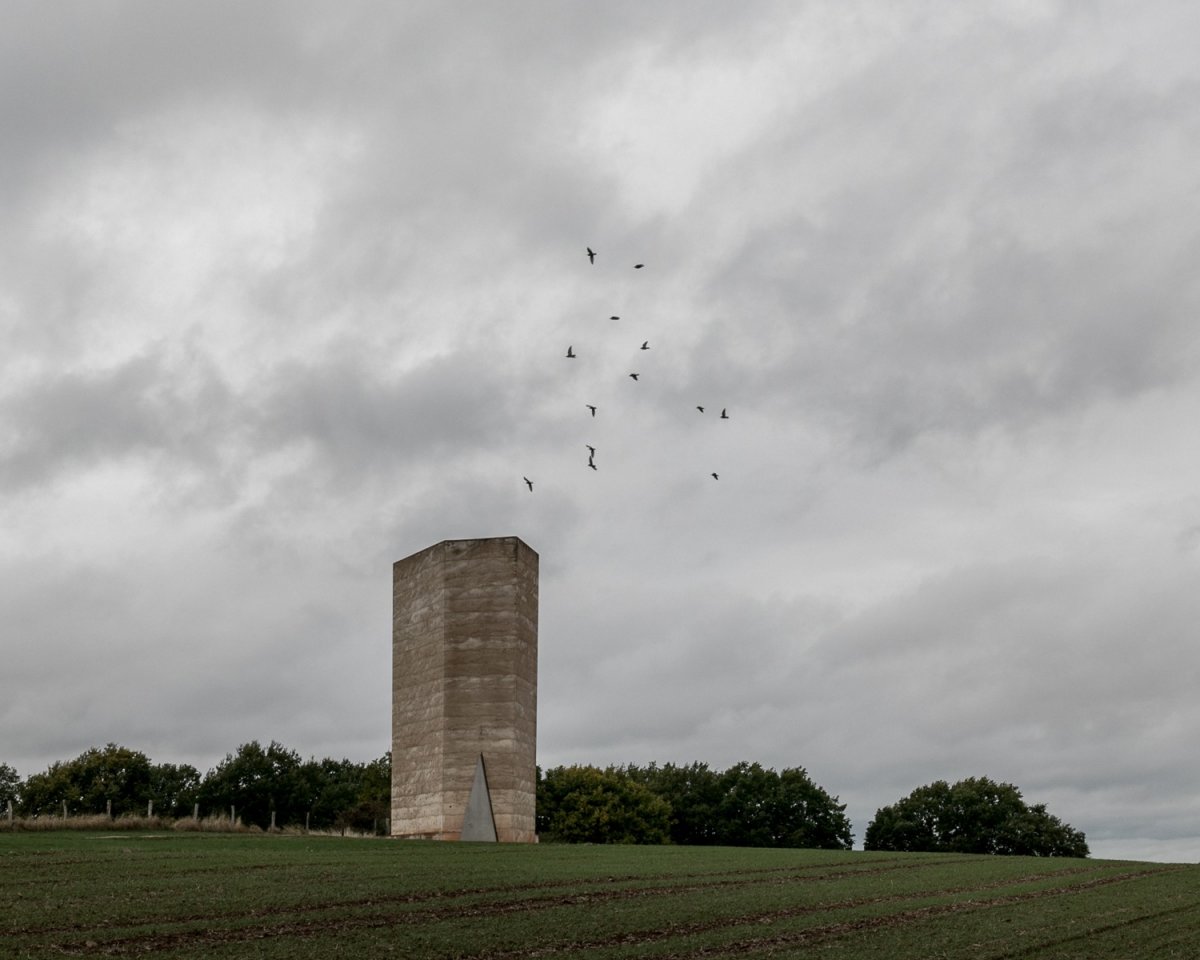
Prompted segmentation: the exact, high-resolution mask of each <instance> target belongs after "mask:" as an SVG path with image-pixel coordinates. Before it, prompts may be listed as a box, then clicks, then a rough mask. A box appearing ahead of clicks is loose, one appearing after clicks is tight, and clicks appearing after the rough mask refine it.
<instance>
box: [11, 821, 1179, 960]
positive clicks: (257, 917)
mask: <svg viewBox="0 0 1200 960" xmlns="http://www.w3.org/2000/svg"><path fill="white" fill-rule="evenodd" d="M0 902H2V903H3V910H2V911H0V956H2V957H63V956H82V957H88V956H118V957H121V956H138V957H172V958H188V957H195V958H200V957H204V958H214V957H263V958H274V957H278V958H281V960H282V958H289V960H290V958H305V957H313V958H315V957H321V958H326V957H334V956H336V957H350V958H354V957H364V958H365V957H371V958H378V957H398V958H399V957H414V958H422V960H424V958H443V957H459V958H477V960H508V958H512V960H516V958H524V957H546V958H559V957H563V958H566V957H569V958H578V957H587V958H609V957H663V958H696V960H699V958H705V960H707V958H717V957H757V956H775V957H779V956H785V957H786V956H806V957H810V956H814V955H818V954H819V955H820V956H821V957H822V958H831V960H864V958H888V960H898V958H908V957H912V958H917V957H920V958H935V957H936V958H959V957H961V958H971V960H999V958H1018V957H1020V958H1051V957H1053V958H1070V957H1078V958H1088V960H1103V958H1114V960H1115V958H1130V957H1137V958H1142V957H1146V958H1167V957H1171V958H1195V957H1197V956H1200V866H1191V865H1167V864H1151V863H1133V862H1123V861H1104V860H1066V859H1052V860H1048V859H1026V858H1006V857H972V856H948V855H932V854H889V853H861V852H854V853H842V852H828V851H809V850H757V849H753V850H752V849H733V848H701V847H588V846H555V845H550V844H543V845H537V846H533V845H531V846H496V845H482V844H440V843H421V842H401V841H390V840H351V839H340V838H330V837H307V836H277V835H276V836H230V835H218V834H172V833H159V834H141V833H113V834H104V833H69V832H63V833H29V834H22V833H0Z"/></svg>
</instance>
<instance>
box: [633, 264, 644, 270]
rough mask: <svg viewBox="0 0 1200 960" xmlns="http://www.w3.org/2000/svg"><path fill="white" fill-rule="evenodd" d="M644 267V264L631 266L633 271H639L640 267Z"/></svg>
mask: <svg viewBox="0 0 1200 960" xmlns="http://www.w3.org/2000/svg"><path fill="white" fill-rule="evenodd" d="M644 266H645V264H644V263H635V264H634V265H633V269H634V270H641V269H642V267H644Z"/></svg>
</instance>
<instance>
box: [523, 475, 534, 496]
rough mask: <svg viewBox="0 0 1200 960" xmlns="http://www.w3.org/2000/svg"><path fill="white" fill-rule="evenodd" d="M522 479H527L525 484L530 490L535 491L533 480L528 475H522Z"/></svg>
mask: <svg viewBox="0 0 1200 960" xmlns="http://www.w3.org/2000/svg"><path fill="white" fill-rule="evenodd" d="M521 479H522V480H524V481H525V486H527V487H528V488H529V492H530V493H533V481H532V480H530V479H529V478H528V477H522V478H521Z"/></svg>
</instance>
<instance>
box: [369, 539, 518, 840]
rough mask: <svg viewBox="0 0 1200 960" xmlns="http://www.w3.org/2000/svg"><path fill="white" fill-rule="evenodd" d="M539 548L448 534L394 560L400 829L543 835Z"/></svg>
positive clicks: (443, 835) (473, 836) (395, 795)
mask: <svg viewBox="0 0 1200 960" xmlns="http://www.w3.org/2000/svg"><path fill="white" fill-rule="evenodd" d="M537 619H538V555H537V554H536V553H534V551H533V550H531V549H530V548H529V547H528V546H526V545H525V544H524V543H522V542H521V541H520V540H519V539H517V538H516V537H496V538H492V539H486V540H443V541H442V542H441V543H439V544H435V545H434V546H432V547H429V548H428V549H427V550H422V551H421V552H420V553H414V554H413V555H412V556H411V557H406V558H405V559H403V560H398V561H397V562H396V563H395V564H394V565H393V567H392V835H393V836H396V837H426V838H431V839H437V840H499V841H507V842H532V841H535V840H536V839H537V832H536V827H535V824H534V793H535V789H536V786H537V783H536V780H537V769H536V766H535V764H536V755H535V743H536V734H537Z"/></svg>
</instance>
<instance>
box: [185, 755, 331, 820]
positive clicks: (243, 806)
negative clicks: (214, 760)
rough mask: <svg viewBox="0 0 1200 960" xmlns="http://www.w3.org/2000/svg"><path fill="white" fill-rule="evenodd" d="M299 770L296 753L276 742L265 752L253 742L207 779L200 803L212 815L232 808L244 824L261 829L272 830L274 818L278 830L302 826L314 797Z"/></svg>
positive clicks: (221, 763)
mask: <svg viewBox="0 0 1200 960" xmlns="http://www.w3.org/2000/svg"><path fill="white" fill-rule="evenodd" d="M300 768H301V763H300V756H299V755H298V754H297V753H296V752H295V751H293V750H288V749H287V748H286V747H284V746H283V745H282V744H280V743H276V742H275V741H274V740H272V741H271V743H270V745H269V746H268V747H266V748H265V749H264V748H263V746H262V745H261V744H260V743H259V742H258V741H257V740H252V741H251V742H250V743H245V744H242V745H241V746H240V747H238V749H237V753H232V754H226V756H225V759H224V760H222V761H221V762H220V763H219V764H217V766H216V767H215V768H214V769H212V770H210V771H209V772H208V774H207V775H205V777H204V780H203V782H202V783H201V784H200V790H199V802H200V804H201V806H202V807H203V808H204V809H205V810H210V811H211V810H213V809H215V810H217V811H220V812H224V811H226V810H228V809H229V808H230V807H231V806H232V807H234V808H235V810H236V812H237V816H238V818H239V819H240V820H241V821H242V822H243V823H247V824H254V825H256V826H259V827H264V828H265V827H268V826H270V824H271V815H272V814H275V825H276V826H277V827H284V826H287V825H289V824H297V823H303V822H304V814H305V813H306V812H307V811H308V810H309V809H310V804H311V797H310V796H309V795H308V794H306V792H305V786H306V785H305V782H304V779H303V777H302V776H301V770H300Z"/></svg>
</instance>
